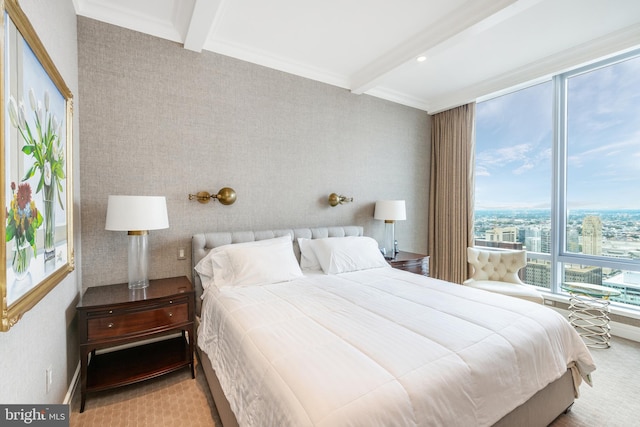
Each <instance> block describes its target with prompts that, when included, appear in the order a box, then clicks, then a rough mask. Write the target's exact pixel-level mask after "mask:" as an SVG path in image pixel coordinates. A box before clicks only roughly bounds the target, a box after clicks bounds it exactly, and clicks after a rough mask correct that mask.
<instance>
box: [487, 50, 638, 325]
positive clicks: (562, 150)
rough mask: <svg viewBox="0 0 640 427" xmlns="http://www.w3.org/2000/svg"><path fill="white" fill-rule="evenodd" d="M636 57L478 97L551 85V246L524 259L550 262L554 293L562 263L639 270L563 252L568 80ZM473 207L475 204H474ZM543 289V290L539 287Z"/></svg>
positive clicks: (626, 262) (633, 263)
mask: <svg viewBox="0 0 640 427" xmlns="http://www.w3.org/2000/svg"><path fill="white" fill-rule="evenodd" d="M632 58H640V49H638V48H636V49H633V50H630V51H628V52H626V53H622V54H618V55H615V56H611V57H609V58H606V59H603V60H600V61H597V62H594V63H591V64H588V65H584V66H581V67H578V68H576V69H573V70H569V71H566V72H564V73H560V74H557V75H554V76H552V77H549V78H547V79H536V80H534V81H531V82H529V83H528V84H522V85H519V86H518V87H515V88H513V90H510V91H500V92H499V93H496V94H495V95H494V96H487V97H483V98H482V99H479V100H478V102H483V101H487V100H490V99H493V98H495V97H498V96H504V95H507V94H510V93H514V92H517V91H520V90H524V89H526V88H528V87H531V86H534V85H537V84H540V83H544V82H546V81H551V84H552V103H553V105H552V106H551V108H552V133H553V137H552V159H551V161H552V173H553V177H552V187H553V188H552V189H551V201H550V202H551V218H550V222H551V230H550V232H551V241H552V242H551V246H550V252H551V253H550V254H547V253H542V252H528V255H527V258H528V259H539V260H545V261H550V264H551V265H550V269H551V271H550V275H551V283H550V292H551V293H552V294H554V295H560V296H562V295H565V296H566V295H567V293H566V292H565V291H563V290H562V289H561V285H562V281H563V276H564V266H565V264H580V265H588V266H595V267H601V268H612V269H617V270H624V271H634V272H640V260H634V259H621V258H613V257H605V256H597V255H588V254H577V253H572V252H568V251H567V212H568V211H567V170H568V156H567V155H568V132H567V130H568V120H567V118H568V84H567V82H568V80H569V79H570V78H572V77H575V76H578V75H581V74H585V73H589V72H591V71H595V70H598V69H600V68H605V67H608V66H611V65H615V64H617V63H620V62H623V61H626V60H629V59H632ZM474 210H475V207H474ZM543 290H544V289H543ZM612 304H615V305H616V306H618V307H622V308H629V309H632V310H633V312H635V313H638V312H640V306H635V305H630V304H625V303H616V302H612Z"/></svg>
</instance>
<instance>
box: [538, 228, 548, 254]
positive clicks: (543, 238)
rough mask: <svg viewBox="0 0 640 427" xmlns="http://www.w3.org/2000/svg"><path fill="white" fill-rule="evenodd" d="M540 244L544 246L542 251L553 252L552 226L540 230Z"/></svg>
mask: <svg viewBox="0 0 640 427" xmlns="http://www.w3.org/2000/svg"><path fill="white" fill-rule="evenodd" d="M540 245H541V246H542V250H541V251H540V252H542V253H545V254H550V253H551V228H543V229H542V230H540Z"/></svg>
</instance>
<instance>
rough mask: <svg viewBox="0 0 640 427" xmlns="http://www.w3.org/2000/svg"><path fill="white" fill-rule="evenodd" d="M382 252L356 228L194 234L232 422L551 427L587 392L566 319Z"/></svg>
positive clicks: (215, 366)
mask: <svg viewBox="0 0 640 427" xmlns="http://www.w3.org/2000/svg"><path fill="white" fill-rule="evenodd" d="M276 242H277V243H276ZM372 242H373V243H372ZM301 248H302V250H301ZM287 251H289V252H291V253H292V254H293V255H292V256H291V257H288V258H287V255H286V252H287ZM375 252H377V244H376V243H375V241H374V240H373V239H370V238H367V237H364V236H363V229H362V227H359V226H344V227H318V228H300V229H280V230H265V231H245V232H213V233H202V234H196V235H194V236H193V238H192V264H193V267H194V273H193V281H194V285H195V288H196V293H197V294H198V297H197V301H198V303H197V312H198V314H199V317H198V334H197V345H196V348H197V356H198V360H199V362H200V364H201V365H202V367H203V370H204V373H205V376H206V378H207V382H208V384H209V386H210V388H211V392H212V395H213V397H214V401H215V405H216V408H217V410H218V412H219V415H220V418H221V420H222V422H223V425H224V427H233V426H282V427H286V426H290V427H302V426H317V427H320V426H342V425H344V426H347V425H349V426H388V425H398V426H403V425H407V426H413V425H415V426H428V425H429V426H431V425H447V426H456V425H459V426H469V425H474V426H491V425H494V426H513V425H518V426H545V425H548V424H550V423H551V422H552V421H553V420H554V419H555V418H556V417H557V416H558V415H560V414H561V413H563V412H565V411H567V410H568V409H569V408H570V407H571V405H572V404H573V401H574V399H575V398H576V397H577V396H578V394H579V386H580V384H581V382H582V381H586V382H587V383H589V384H590V383H591V380H590V373H591V372H592V371H593V370H595V365H594V363H593V360H592V358H591V355H590V353H589V351H588V349H587V348H586V346H585V345H584V343H583V342H582V340H581V339H580V337H579V336H578V335H577V333H576V332H575V330H574V329H573V328H571V326H570V325H569V323H568V322H567V321H566V320H565V319H564V318H563V317H562V316H561V315H559V314H558V313H556V312H554V311H553V310H551V309H549V308H548V307H545V306H543V305H540V304H534V303H531V302H528V301H523V300H518V299H514V298H510V297H508V296H503V295H496V294H492V293H488V292H485V291H482V290H477V289H471V288H467V287H462V286H459V285H455V284H452V283H447V282H444V281H440V280H436V279H432V278H428V277H424V276H421V275H417V274H414V273H409V272H406V271H402V270H397V269H393V268H391V267H389V266H388V265H387V264H386V262H385V261H384V258H382V256H381V255H380V254H379V252H378V255H380V257H377V256H376V254H375ZM314 255H315V256H314ZM282 258H287V259H286V261H283V260H282ZM312 258H313V259H312ZM292 260H293V261H292ZM380 260H382V261H380ZM294 263H295V264H296V265H293V264H294ZM211 265H213V267H211ZM203 266H205V267H206V268H205V270H206V271H203ZM300 267H303V268H300ZM296 268H298V270H296ZM257 270H259V272H257V273H256V271H257ZM229 271H232V273H229ZM327 273H328V274H327ZM214 277H215V278H217V279H218V281H216V280H215V279H214Z"/></svg>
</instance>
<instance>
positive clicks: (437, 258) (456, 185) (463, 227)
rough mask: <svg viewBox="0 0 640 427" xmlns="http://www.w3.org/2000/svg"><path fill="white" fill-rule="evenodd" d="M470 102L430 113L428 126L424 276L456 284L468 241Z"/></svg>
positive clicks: (471, 180) (463, 276)
mask: <svg viewBox="0 0 640 427" xmlns="http://www.w3.org/2000/svg"><path fill="white" fill-rule="evenodd" d="M475 111H476V105H475V103H471V104H467V105H463V106H461V107H458V108H454V109H451V110H448V111H444V112H442V113H439V114H436V115H434V116H433V118H432V122H431V182H430V189H429V243H428V245H429V256H430V258H429V264H430V265H429V275H430V276H431V277H435V278H437V279H442V280H447V281H450V282H454V283H462V282H463V281H464V280H466V279H467V277H468V270H469V267H468V266H467V246H472V242H473V192H474V163H475V159H474V153H475Z"/></svg>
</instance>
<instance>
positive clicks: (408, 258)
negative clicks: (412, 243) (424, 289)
mask: <svg viewBox="0 0 640 427" xmlns="http://www.w3.org/2000/svg"><path fill="white" fill-rule="evenodd" d="M387 261H388V262H389V264H391V266H392V267H393V268H397V269H400V270H405V271H409V272H411V273H416V274H422V275H424V276H428V275H429V256H427V255H422V254H414V253H411V252H402V251H400V252H398V253H397V254H396V257H395V258H394V259H392V260H387Z"/></svg>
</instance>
